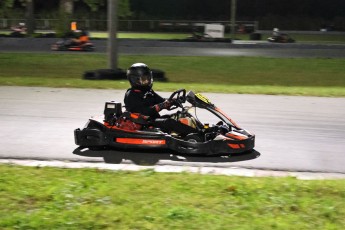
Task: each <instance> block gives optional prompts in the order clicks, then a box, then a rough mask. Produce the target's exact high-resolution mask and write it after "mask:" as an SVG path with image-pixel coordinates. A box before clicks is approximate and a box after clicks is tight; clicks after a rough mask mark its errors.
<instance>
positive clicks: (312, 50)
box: [0, 37, 345, 58]
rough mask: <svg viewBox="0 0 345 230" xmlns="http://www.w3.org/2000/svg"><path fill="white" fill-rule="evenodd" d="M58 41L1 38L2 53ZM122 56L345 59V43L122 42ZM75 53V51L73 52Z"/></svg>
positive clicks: (100, 46) (100, 43)
mask: <svg viewBox="0 0 345 230" xmlns="http://www.w3.org/2000/svg"><path fill="white" fill-rule="evenodd" d="M57 40H58V39H56V38H1V37H0V52H53V53H61V51H60V52H57V51H51V50H50V46H51V44H53V43H55V42H56V41H57ZM92 42H93V43H94V44H95V47H96V51H95V52H91V53H88V54H92V53H106V52H107V49H106V47H107V40H93V41H92ZM118 46H119V54H124V55H130V54H132V55H138V54H140V55H173V56H229V57H231V56H263V57H278V58H298V57H320V58H343V57H345V44H310V43H298V42H297V43H291V44H278V43H268V42H265V41H234V42H233V43H221V42H183V41H179V42H177V41H164V40H138V39H119V40H118ZM69 53H73V52H69Z"/></svg>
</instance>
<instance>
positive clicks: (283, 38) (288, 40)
mask: <svg viewBox="0 0 345 230" xmlns="http://www.w3.org/2000/svg"><path fill="white" fill-rule="evenodd" d="M267 41H268V42H276V43H294V42H295V39H293V38H291V37H290V36H289V35H288V34H280V35H278V36H272V37H268V38H267Z"/></svg>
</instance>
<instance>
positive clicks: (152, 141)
mask: <svg viewBox="0 0 345 230" xmlns="http://www.w3.org/2000/svg"><path fill="white" fill-rule="evenodd" d="M115 142H117V143H122V144H132V145H165V144H166V142H165V140H159V139H139V138H115Z"/></svg>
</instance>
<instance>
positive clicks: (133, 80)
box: [127, 63, 153, 90]
mask: <svg viewBox="0 0 345 230" xmlns="http://www.w3.org/2000/svg"><path fill="white" fill-rule="evenodd" d="M127 79H128V81H129V83H130V84H131V86H132V87H133V88H136V89H142V90H150V89H151V88H152V84H153V77H152V71H151V70H150V68H149V67H148V66H147V65H146V64H144V63H135V64H133V65H132V66H131V67H129V69H128V70H127Z"/></svg>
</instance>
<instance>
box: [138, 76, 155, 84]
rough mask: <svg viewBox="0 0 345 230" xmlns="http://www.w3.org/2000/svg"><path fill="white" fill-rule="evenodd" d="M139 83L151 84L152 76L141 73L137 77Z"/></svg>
mask: <svg viewBox="0 0 345 230" xmlns="http://www.w3.org/2000/svg"><path fill="white" fill-rule="evenodd" d="M139 83H140V85H142V86H148V85H151V84H152V77H151V76H150V75H142V76H141V77H140V78H139Z"/></svg>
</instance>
